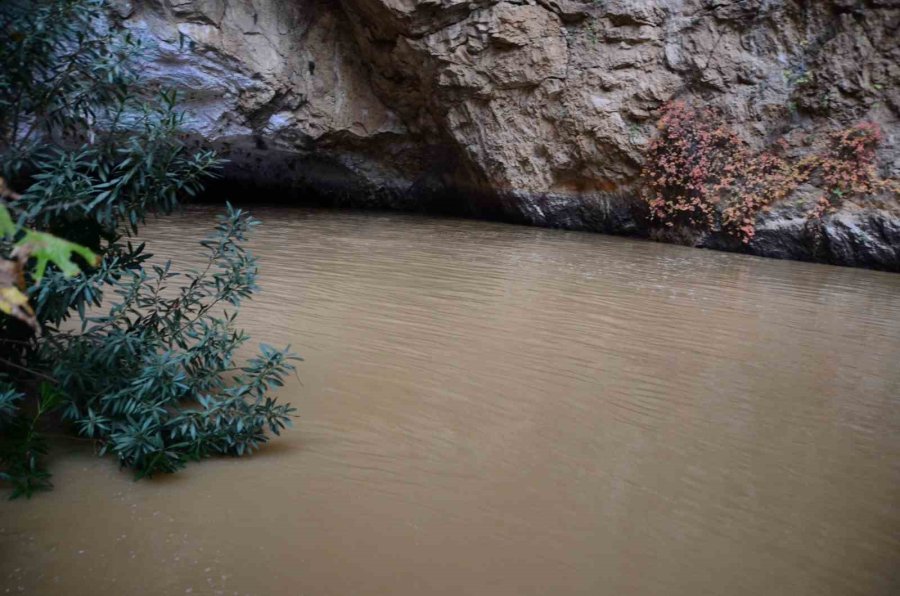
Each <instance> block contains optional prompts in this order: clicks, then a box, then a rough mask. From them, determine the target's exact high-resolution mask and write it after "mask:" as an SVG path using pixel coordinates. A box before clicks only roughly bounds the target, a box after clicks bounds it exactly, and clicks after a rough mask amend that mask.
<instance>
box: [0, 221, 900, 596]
mask: <svg viewBox="0 0 900 596" xmlns="http://www.w3.org/2000/svg"><path fill="white" fill-rule="evenodd" d="M254 214H255V215H256V216H257V217H259V218H260V219H262V220H263V221H264V225H263V226H262V227H261V228H260V229H259V231H258V233H257V235H256V237H255V239H254V241H253V243H252V244H253V249H254V251H255V253H256V254H257V255H258V257H259V258H260V264H261V267H262V277H261V279H260V285H261V286H262V290H263V291H262V293H261V294H259V296H258V297H257V298H256V299H254V300H253V301H252V302H251V303H249V304H248V305H247V306H246V308H245V309H244V311H243V315H242V321H243V324H244V326H245V327H246V328H247V329H248V330H249V332H250V333H251V334H252V335H253V337H254V340H261V341H266V342H268V343H273V344H276V345H280V344H287V343H290V344H292V346H293V348H294V350H295V351H297V352H299V353H301V354H302V355H303V356H304V357H305V359H306V360H305V362H303V363H302V364H301V366H300V368H299V376H298V378H296V379H293V380H292V381H291V382H290V383H289V385H288V386H287V387H285V388H284V389H283V390H282V391H281V392H280V394H279V395H280V397H281V398H282V399H285V400H289V401H291V402H293V403H294V405H296V406H297V407H298V408H299V411H300V418H299V419H298V421H297V427H296V428H295V429H294V430H292V431H291V432H289V433H288V434H287V435H286V436H284V437H283V438H282V439H280V440H277V441H275V442H274V443H272V444H271V446H270V447H268V448H266V449H264V450H263V451H262V452H260V453H258V454H257V455H255V456H253V457H251V458H247V459H219V460H212V461H208V462H205V463H203V464H196V465H192V466H189V467H188V468H187V469H186V470H185V471H183V472H182V473H179V474H177V475H175V476H171V477H166V478H161V479H154V480H152V481H141V482H137V483H135V482H133V481H132V479H131V476H130V475H129V474H128V473H126V472H120V471H119V469H118V468H117V466H116V463H115V462H114V461H113V460H112V459H109V458H107V459H96V458H94V457H93V456H92V455H91V453H90V451H89V448H87V447H85V446H83V445H82V444H81V443H79V442H76V441H58V442H57V444H56V447H57V448H56V455H55V456H54V457H53V459H52V461H51V465H52V471H53V472H54V480H55V483H56V486H57V488H56V490H54V491H53V492H51V493H47V494H42V495H39V496H38V497H36V498H35V499H33V500H32V501H30V502H25V501H16V502H10V503H0V592H3V591H4V590H5V591H6V592H8V593H25V594H38V595H72V596H78V595H86V596H87V595H90V596H94V595H100V594H103V595H106V594H125V595H130V594H154V595H155V594H228V595H232V594H239V595H245V594H254V595H269V594H278V595H280V594H289V595H294V594H308V595H312V596H318V595H347V596H350V595H366V594H391V595H416V596H419V595H431V594H440V595H443V594H447V595H460V594H473V595H496V596H505V595H551V594H553V595H566V594H589V595H679V596H680V595H684V596H697V595H705V594H710V595H720V594H722V595H726V594H727V595H763V594H764V595H781V594H784V595H816V596H821V595H829V594H835V595H838V594H840V595H844V594H861V595H880V594H884V595H888V594H900V275H895V274H887V273H877V272H872V271H863V270H854V269H847V268H838V267H830V266H824V265H809V264H803V263H795V262H784V261H774V260H763V259H758V258H752V257H744V256H738V255H730V254H723V253H714V252H707V251H702V250H696V249H688V248H681V247H675V246H666V245H660V244H654V243H650V242H642V241H633V240H627V239H620V238H612V237H606V236H601V235H590V234H579V233H567V232H561V231H553V230H540V229H533V228H526V227H514V226H508V225H501V224H492V223H484V222H475V221H461V220H442V219H432V218H427V217H417V216H409V215H394V214H387V215H385V214H372V213H352V212H334V211H316V210H299V209H296V210H287V209H274V208H272V209H255V210H254ZM211 221H212V211H211V210H210V209H209V208H194V209H192V210H190V211H188V212H187V213H186V214H184V215H179V216H176V217H175V218H170V219H166V220H164V221H160V222H157V223H154V224H152V226H151V228H150V230H149V231H148V233H147V238H148V240H149V241H150V244H151V246H152V247H153V248H154V249H155V252H156V253H157V254H160V255H166V256H171V257H173V258H174V259H175V260H176V261H178V262H187V259H188V257H187V256H186V255H189V254H190V252H191V251H192V250H193V248H192V246H193V245H192V241H193V239H197V238H199V237H200V236H202V234H203V233H204V232H205V230H206V228H207V227H208V226H209V225H210V223H211Z"/></svg>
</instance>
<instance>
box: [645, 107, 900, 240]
mask: <svg viewBox="0 0 900 596" xmlns="http://www.w3.org/2000/svg"><path fill="white" fill-rule="evenodd" d="M657 128H658V134H657V136H656V137H655V138H654V139H653V140H652V141H651V142H650V145H649V146H648V149H647V159H646V162H645V165H644V170H643V178H644V199H645V200H646V201H647V204H648V206H649V208H650V215H651V218H652V219H653V220H654V221H655V222H657V223H660V224H663V225H665V226H667V227H676V226H679V227H687V228H691V229H697V230H704V231H723V232H725V233H727V234H729V235H731V236H733V237H735V238H738V239H739V240H741V241H742V242H744V243H749V242H750V241H751V240H752V239H753V236H754V234H755V233H756V220H757V217H758V216H759V214H760V212H762V211H764V210H766V209H768V208H769V206H770V205H772V204H774V203H777V202H778V201H781V200H784V199H785V198H787V197H788V196H790V195H791V194H792V193H793V192H794V191H795V190H796V189H797V187H798V186H800V185H801V184H803V183H805V182H810V181H812V182H814V183H816V184H817V185H818V186H820V187H822V188H823V189H824V191H825V194H824V195H823V196H822V197H821V198H820V200H819V201H818V203H817V204H816V206H815V207H814V208H813V209H812V210H810V211H809V212H808V217H809V218H810V219H816V218H820V217H821V216H822V215H824V214H825V213H826V212H828V211H829V210H830V209H834V208H836V207H837V206H839V204H840V202H841V201H842V200H843V199H844V198H847V197H849V196H860V195H872V194H877V193H880V192H883V191H891V192H895V193H896V192H898V191H900V184H898V183H897V182H896V181H893V180H882V179H881V178H880V177H879V176H878V172H877V169H876V167H875V150H876V149H877V147H878V144H879V142H880V141H881V138H882V136H881V131H880V130H879V128H878V126H877V125H876V124H874V123H870V122H864V123H861V124H857V125H856V126H853V127H850V128H847V129H845V130H841V131H837V132H834V133H831V134H830V135H828V136H827V137H826V139H825V142H824V143H820V146H819V147H817V148H816V150H815V151H813V152H812V153H810V154H809V155H807V156H805V157H803V158H801V159H796V160H790V159H788V158H787V157H786V156H785V152H786V149H787V144H786V143H785V141H784V140H780V141H778V142H777V143H775V144H774V145H772V146H771V147H770V148H767V149H766V150H763V151H759V152H756V151H753V150H752V149H751V148H750V146H749V145H748V144H747V143H746V142H744V141H743V140H742V139H741V138H740V137H739V136H738V135H737V134H736V133H735V132H734V130H733V129H732V128H731V127H730V126H728V125H727V124H726V123H725V122H724V119H723V117H722V116H721V114H719V113H718V112H716V111H715V110H713V109H711V108H695V107H692V106H690V105H688V104H687V103H686V102H684V101H673V102H670V103H668V104H666V105H665V106H664V107H663V109H662V114H661V118H660V120H659V123H658V126H657ZM814 146H815V144H814Z"/></svg>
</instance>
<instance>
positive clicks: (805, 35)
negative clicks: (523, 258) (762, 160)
mask: <svg viewBox="0 0 900 596" xmlns="http://www.w3.org/2000/svg"><path fill="white" fill-rule="evenodd" d="M116 6H117V11H118V13H119V17H120V18H121V19H122V20H123V22H124V23H125V24H126V26H128V27H130V28H132V29H133V30H135V31H137V32H139V33H140V34H141V35H142V36H143V37H144V38H145V39H146V40H147V41H148V48H149V49H148V52H147V55H146V57H145V59H146V69H145V70H146V73H147V75H148V77H149V79H150V80H151V81H153V82H156V83H160V84H165V85H167V86H175V87H178V88H181V89H182V90H183V92H184V94H185V97H186V100H187V103H186V108H187V109H188V111H189V113H190V119H189V121H188V128H189V130H190V132H192V133H193V134H195V135H197V136H198V137H201V138H203V139H205V140H208V141H212V142H214V143H215V144H217V145H218V146H219V147H220V148H222V149H223V150H224V151H225V152H226V154H227V156H228V157H229V158H230V159H231V160H232V164H231V165H230V166H229V172H228V175H229V179H230V180H237V181H240V180H247V181H252V182H253V183H254V188H258V189H259V190H257V191H255V192H257V193H260V194H261V193H263V192H266V190H265V189H266V188H278V189H280V190H281V191H286V190H287V191H289V192H292V193H293V194H296V195H298V196H309V195H310V194H314V195H316V196H318V197H320V198H324V199H326V200H328V201H330V202H336V203H348V204H356V205H378V206H391V207H398V208H421V209H431V210H451V211H455V212H459V213H471V214H476V215H483V216H493V217H502V218H506V219H510V220H513V221H521V222H527V223H533V224H539V225H550V226H559V227H566V228H573V229H589V230H598V231H607V232H616V233H635V234H648V233H650V232H651V230H650V228H649V226H648V223H647V219H646V213H645V212H644V211H643V207H642V203H641V202H640V201H638V200H636V198H635V197H636V196H637V189H638V187H639V184H640V176H639V175H640V171H641V164H642V161H643V155H644V149H645V147H646V145H647V143H648V140H649V139H650V138H651V137H652V135H653V134H654V131H655V126H654V124H655V121H656V114H657V111H658V109H659V108H660V106H661V105H663V104H664V103H665V102H666V101H668V100H670V99H672V98H683V99H687V100H690V101H693V102H698V103H702V104H704V105H710V106H716V107H718V108H719V109H721V113H722V114H723V119H725V120H726V121H727V122H728V123H730V124H731V125H733V126H734V127H735V128H736V129H737V130H738V131H739V133H740V134H741V136H742V137H743V138H744V139H745V140H746V141H747V142H749V143H751V144H752V145H754V146H762V145H764V144H766V143H768V142H771V140H772V139H773V138H775V137H783V138H784V139H786V141H787V143H788V145H789V148H790V150H791V151H793V152H794V153H795V154H796V155H797V156H800V155H802V154H803V151H804V139H805V133H808V132H811V131H821V130H829V129H833V128H835V127H837V126H842V125H849V124H852V123H854V122H858V121H861V120H869V121H874V122H876V123H878V124H879V125H880V126H881V128H882V130H883V131H884V133H885V142H884V143H883V145H882V146H881V148H880V150H879V166H880V168H881V170H882V172H881V173H882V175H884V176H893V177H897V176H900V154H898V151H897V148H898V143H900V136H898V134H900V123H898V115H900V86H898V82H900V41H898V40H900V2H897V1H891V0H869V1H863V0H859V1H848V0H828V1H826V0H816V1H813V0H807V1H790V0H732V1H726V0H593V1H576V0H521V1H513V0H505V1H499V0H340V1H338V0H140V1H138V0H130V1H129V0H118V2H117V4H116ZM813 194H815V189H810V188H803V189H801V190H800V191H798V193H795V195H796V196H792V197H791V198H790V200H788V201H785V202H784V204H782V205H778V206H775V208H774V209H773V210H772V211H771V212H770V213H768V214H767V215H764V216H762V218H761V220H760V221H759V223H758V234H757V236H756V237H755V238H754V240H753V242H751V243H750V244H749V245H747V246H743V245H741V244H740V243H735V242H733V241H731V240H730V239H728V238H724V237H722V236H720V235H715V234H712V235H711V234H699V235H695V236H693V237H691V238H689V239H688V240H687V241H688V242H691V243H694V244H697V245H703V246H710V247H717V248H726V249H740V250H745V251H748V252H753V253H756V254H763V255H770V256H780V257H792V258H804V259H815V260H824V261H830V262H837V263H844V264H858V265H866V266H874V267H879V268H888V269H900V216H898V215H897V211H896V210H895V208H894V205H893V204H892V203H891V202H890V201H889V202H887V203H885V202H883V201H882V202H879V203H878V206H877V207H876V206H875V204H874V203H872V204H868V203H865V202H862V203H861V204H853V203H849V204H847V205H845V206H844V207H843V208H842V209H841V210H840V211H839V212H837V213H834V214H831V215H829V216H827V217H826V219H825V225H824V226H820V229H819V230H818V231H817V232H816V234H815V235H814V236H813V235H811V233H810V232H809V230H808V227H809V226H807V225H806V223H805V218H804V216H803V215H802V212H801V210H798V207H797V205H798V203H802V202H803V201H804V200H806V199H808V198H809V197H810V196H812V195H813ZM247 198H251V199H254V198H257V197H247Z"/></svg>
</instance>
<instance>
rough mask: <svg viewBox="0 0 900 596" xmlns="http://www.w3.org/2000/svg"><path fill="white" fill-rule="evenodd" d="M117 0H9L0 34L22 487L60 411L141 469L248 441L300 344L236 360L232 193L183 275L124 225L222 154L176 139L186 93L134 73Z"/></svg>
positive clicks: (277, 428) (0, 148)
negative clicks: (115, 19)
mask: <svg viewBox="0 0 900 596" xmlns="http://www.w3.org/2000/svg"><path fill="white" fill-rule="evenodd" d="M105 9H106V7H105V3H104V2H103V1H101V0H42V1H40V2H36V3H35V2H25V1H19V0H5V1H4V2H3V4H2V5H0V31H2V32H3V35H4V36H5V38H6V39H9V40H11V41H12V43H8V44H6V43H5V44H3V45H2V48H0V139H2V140H0V168H2V175H3V176H4V179H5V180H8V181H9V186H7V185H6V182H5V181H4V182H3V186H2V188H3V190H4V192H3V193H2V194H3V196H2V197H0V478H2V479H4V480H6V481H7V482H9V483H10V484H11V486H12V489H13V491H12V495H13V496H19V495H26V496H30V495H31V494H32V493H33V492H34V491H36V490H39V489H42V488H47V487H49V485H50V484H49V474H48V473H47V472H46V471H45V470H44V469H43V466H42V457H43V456H44V455H45V454H46V452H47V444H46V441H45V440H44V438H43V436H42V433H41V429H42V428H43V426H44V425H45V421H46V419H47V417H48V416H49V415H51V414H53V416H55V417H58V418H59V419H60V420H61V421H62V424H64V425H65V427H66V428H67V429H69V430H71V431H72V432H74V433H77V434H79V435H81V436H82V437H86V438H88V439H90V440H92V441H94V442H95V443H96V445H97V447H98V451H99V453H101V454H106V453H112V454H115V455H116V456H117V457H118V459H119V461H120V462H121V464H122V465H123V466H127V467H129V468H133V469H134V470H135V472H136V475H137V476H138V477H143V476H149V475H152V474H154V473H157V472H173V471H175V470H177V469H179V468H181V467H182V466H184V465H185V463H186V462H188V461H190V460H196V459H200V458H203V457H207V456H210V455H215V454H231V455H244V454H247V453H250V452H251V451H253V450H254V449H256V448H257V447H259V446H260V445H261V444H262V443H264V442H266V441H267V440H268V434H269V433H272V434H276V435H277V434H279V433H280V432H281V430H282V429H284V428H285V426H287V425H289V424H290V421H291V418H292V416H293V414H294V409H293V408H292V407H291V406H290V405H288V404H280V403H278V402H276V401H275V400H274V399H273V398H272V397H271V396H270V393H271V391H272V390H273V389H275V388H277V387H280V386H281V385H282V383H283V381H284V378H285V376H286V375H287V374H289V373H290V371H291V370H292V369H293V365H292V362H293V361H294V360H296V359H297V357H296V356H295V355H294V354H292V353H291V352H290V351H289V350H288V349H275V348H272V347H269V346H267V345H262V346H261V347H260V349H259V352H258V354H257V355H256V356H254V357H252V358H251V359H250V360H249V361H247V362H245V363H239V362H238V361H237V360H236V352H237V350H238V348H240V347H241V346H242V345H243V344H244V343H245V342H246V341H247V339H248V338H247V336H246V334H244V332H243V331H241V330H239V329H238V328H237V327H236V310H237V308H238V306H239V305H240V303H241V301H242V300H244V299H247V298H249V297H251V295H252V294H253V292H254V291H256V289H257V287H256V276H257V265H256V260H255V259H254V258H253V256H252V255H251V254H250V253H249V252H247V251H246V249H245V248H244V244H245V242H246V240H247V236H248V234H249V233H250V231H251V230H252V229H253V228H254V227H255V226H256V225H257V222H256V221H255V220H253V219H252V218H251V217H250V216H249V215H248V214H246V213H244V212H242V211H241V210H239V209H234V208H232V207H231V206H230V205H229V206H228V207H227V209H226V212H225V214H224V215H222V216H221V217H220V218H219V221H218V223H217V225H216V227H215V229H214V230H213V232H212V233H211V235H210V236H208V237H207V238H206V239H205V240H203V241H202V242H201V243H200V245H199V246H198V247H197V250H198V251H199V252H200V253H201V254H202V255H204V257H205V260H204V266H203V267H201V268H200V269H198V270H190V271H186V272H177V271H175V270H174V269H173V266H172V264H171V263H170V262H167V263H164V264H161V265H150V264H149V261H148V259H149V258H150V257H151V255H150V254H148V253H147V252H146V251H145V246H144V245H143V244H135V243H133V242H131V241H130V240H129V236H130V235H132V234H134V233H135V232H137V231H138V229H139V227H140V226H141V224H142V223H143V222H144V220H145V218H146V216H147V215H152V214H167V213H170V212H171V211H172V210H173V209H175V208H176V207H177V206H178V204H179V202H180V201H181V200H182V199H183V198H185V197H189V196H193V195H195V194H196V193H197V192H199V191H200V190H201V189H202V187H203V182H204V180H206V179H208V178H210V177H211V176H214V175H215V173H216V171H217V169H218V167H219V165H220V162H219V160H218V158H217V157H216V156H215V154H213V153H212V152H209V151H196V152H193V153H191V152H189V151H188V150H187V149H186V148H185V146H184V145H183V143H181V142H180V141H179V140H178V136H177V135H178V133H179V129H180V125H181V123H182V118H183V117H182V114H181V113H180V112H179V111H178V109H177V97H176V96H175V95H174V94H171V93H167V92H165V91H163V92H154V93H150V92H149V91H146V90H144V89H143V88H142V87H141V86H140V84H139V78H138V76H137V73H136V72H135V70H134V68H133V66H132V59H133V57H134V56H135V55H136V54H138V53H139V52H140V50H141V44H140V42H139V41H138V40H135V39H133V38H132V37H131V36H130V35H129V34H127V33H124V32H118V31H115V30H111V29H109V28H107V26H106V25H105V23H106V22H107V21H106V20H105V19H104V11H105ZM10 187H14V188H20V189H22V192H21V194H18V193H14V192H13V191H12V190H11V189H10ZM104 298H105V300H104ZM110 304H111V306H109V305H110ZM104 305H107V306H106V307H105V308H106V310H103V309H104ZM227 309H230V310H227ZM73 317H74V318H75V322H77V323H78V324H73V323H74V322H73V321H70V319H72V318H73ZM64 323H66V324H65V325H64ZM73 329H74V330H73Z"/></svg>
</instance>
